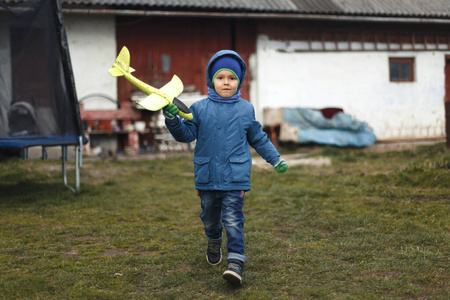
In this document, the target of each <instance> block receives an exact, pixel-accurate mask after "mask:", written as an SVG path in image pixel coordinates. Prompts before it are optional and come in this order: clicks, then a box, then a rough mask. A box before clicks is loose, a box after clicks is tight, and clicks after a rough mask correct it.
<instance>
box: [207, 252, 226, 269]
mask: <svg viewBox="0 0 450 300" xmlns="http://www.w3.org/2000/svg"><path fill="white" fill-rule="evenodd" d="M206 261H207V262H208V263H209V264H210V265H212V266H215V265H218V264H220V262H221V261H222V250H220V259H219V261H218V262H216V263H212V262H210V261H209V259H208V253H206Z"/></svg>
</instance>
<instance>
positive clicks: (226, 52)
mask: <svg viewBox="0 0 450 300" xmlns="http://www.w3.org/2000/svg"><path fill="white" fill-rule="evenodd" d="M222 56H231V57H234V58H235V59H236V60H237V61H238V62H239V64H240V65H241V68H242V75H241V78H239V86H238V92H239V90H240V89H241V86H242V83H243V82H244V78H245V73H246V71H247V66H246V65H245V62H244V60H243V59H242V58H241V57H240V56H239V54H237V52H235V51H233V50H220V51H219V52H217V53H216V54H214V55H213V57H211V59H210V61H209V63H208V67H207V68H206V82H207V85H208V88H211V89H214V86H213V84H212V78H211V76H209V73H210V71H211V67H212V65H213V63H214V62H215V61H216V60H217V59H218V58H220V57H222Z"/></svg>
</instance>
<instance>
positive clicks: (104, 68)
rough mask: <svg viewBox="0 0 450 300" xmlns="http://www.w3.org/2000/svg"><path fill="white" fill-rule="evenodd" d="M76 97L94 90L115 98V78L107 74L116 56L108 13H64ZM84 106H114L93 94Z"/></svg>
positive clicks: (114, 37)
mask: <svg viewBox="0 0 450 300" xmlns="http://www.w3.org/2000/svg"><path fill="white" fill-rule="evenodd" d="M64 20H65V24H66V31H67V38H68V41H69V51H70V57H71V60H72V68H73V72H74V77H75V84H76V88H77V96H78V99H81V98H83V97H85V96H87V95H90V94H94V93H101V94H106V95H107V96H109V97H111V98H113V99H116V98H117V79H116V78H114V77H112V76H111V75H110V74H109V73H108V69H109V68H111V66H112V64H113V63H114V60H115V59H116V56H117V50H116V32H115V28H116V25H115V18H114V16H109V15H82V14H70V13H66V14H64ZM83 103H84V108H85V109H105V110H107V109H115V108H116V107H117V105H116V104H114V103H112V102H111V101H109V100H107V99H105V98H101V97H94V98H90V99H88V100H85V101H84V102H83Z"/></svg>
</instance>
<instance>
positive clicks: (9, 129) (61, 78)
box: [0, 0, 83, 149]
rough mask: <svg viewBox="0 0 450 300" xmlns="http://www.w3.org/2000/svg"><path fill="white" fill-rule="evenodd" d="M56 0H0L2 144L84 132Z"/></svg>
mask: <svg viewBox="0 0 450 300" xmlns="http://www.w3.org/2000/svg"><path fill="white" fill-rule="evenodd" d="M81 124H82V123H81V120H80V114H79V107H78V101H77V96H76V92H75V84H74V80H73V73H72V67H71V63H70V56H69V50H68V45H67V38H66V34H65V29H64V24H63V18H62V12H61V6H60V2H59V0H25V1H8V0H0V149H1V148H23V147H28V146H35V145H49V146H52V145H76V144H79V141H80V136H82V134H83V130H82V125H81Z"/></svg>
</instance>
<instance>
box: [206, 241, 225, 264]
mask: <svg viewBox="0 0 450 300" xmlns="http://www.w3.org/2000/svg"><path fill="white" fill-rule="evenodd" d="M221 245H222V240H220V241H214V242H212V241H208V248H207V249H206V260H207V261H208V262H209V263H210V264H211V265H218V264H219V263H220V262H221V261H222V249H220V246H221Z"/></svg>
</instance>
